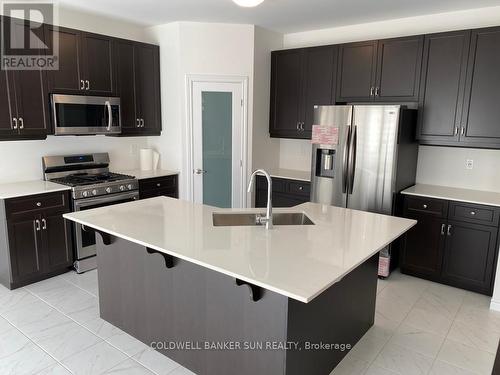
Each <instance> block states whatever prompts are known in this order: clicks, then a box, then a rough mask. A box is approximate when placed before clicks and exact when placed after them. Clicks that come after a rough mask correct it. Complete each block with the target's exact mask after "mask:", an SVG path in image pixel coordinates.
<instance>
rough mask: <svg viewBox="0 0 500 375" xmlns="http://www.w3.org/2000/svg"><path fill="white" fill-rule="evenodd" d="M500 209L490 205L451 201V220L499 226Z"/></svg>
mask: <svg viewBox="0 0 500 375" xmlns="http://www.w3.org/2000/svg"><path fill="white" fill-rule="evenodd" d="M499 214H500V210H497V209H495V208H493V207H489V206H479V205H476V204H469V203H462V202H451V203H450V214H449V218H450V220H459V221H465V222H469V223H478V224H484V225H491V226H495V227H496V226H498V222H499Z"/></svg>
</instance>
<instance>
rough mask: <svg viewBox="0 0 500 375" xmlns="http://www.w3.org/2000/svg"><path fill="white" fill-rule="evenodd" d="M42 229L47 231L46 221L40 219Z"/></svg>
mask: <svg viewBox="0 0 500 375" xmlns="http://www.w3.org/2000/svg"><path fill="white" fill-rule="evenodd" d="M42 229H43V230H46V229H47V220H45V219H42Z"/></svg>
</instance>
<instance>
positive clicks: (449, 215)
mask: <svg viewBox="0 0 500 375" xmlns="http://www.w3.org/2000/svg"><path fill="white" fill-rule="evenodd" d="M404 201H405V203H404V216H405V217H407V218H410V219H414V220H417V221H418V224H417V225H416V226H415V227H413V228H412V229H411V230H410V231H408V232H407V233H406V235H405V236H404V239H403V248H402V254H401V263H400V266H401V271H402V272H403V273H406V274H410V275H414V276H418V277H422V278H426V279H429V280H433V281H436V282H441V283H444V284H448V285H452V286H455V287H458V288H463V289H467V290H471V291H474V292H478V293H482V294H486V295H490V296H491V295H492V292H493V284H494V278H495V268H496V267H495V260H496V258H497V253H498V226H499V221H500V219H499V215H500V209H498V208H496V207H490V206H482V205H476V204H469V203H463V202H448V201H445V200H437V199H429V198H425V197H414V196H411V197H410V196H406V197H405V198H404Z"/></svg>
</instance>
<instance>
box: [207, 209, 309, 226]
mask: <svg viewBox="0 0 500 375" xmlns="http://www.w3.org/2000/svg"><path fill="white" fill-rule="evenodd" d="M265 216H266V214H264V213H217V212H214V213H213V214H212V220H213V224H214V226H215V227H234V226H252V225H256V226H260V225H262V224H261V223H259V217H265ZM273 224H274V225H314V223H313V222H312V220H311V219H309V218H308V217H307V215H306V214H304V213H301V212H278V213H274V214H273Z"/></svg>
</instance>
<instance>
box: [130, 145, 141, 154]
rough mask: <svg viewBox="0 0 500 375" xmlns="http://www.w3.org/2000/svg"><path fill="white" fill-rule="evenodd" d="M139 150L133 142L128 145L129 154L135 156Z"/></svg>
mask: <svg viewBox="0 0 500 375" xmlns="http://www.w3.org/2000/svg"><path fill="white" fill-rule="evenodd" d="M138 152H139V148H138V147H137V144H135V143H133V144H131V145H130V155H132V156H135V155H137V153H138Z"/></svg>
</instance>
